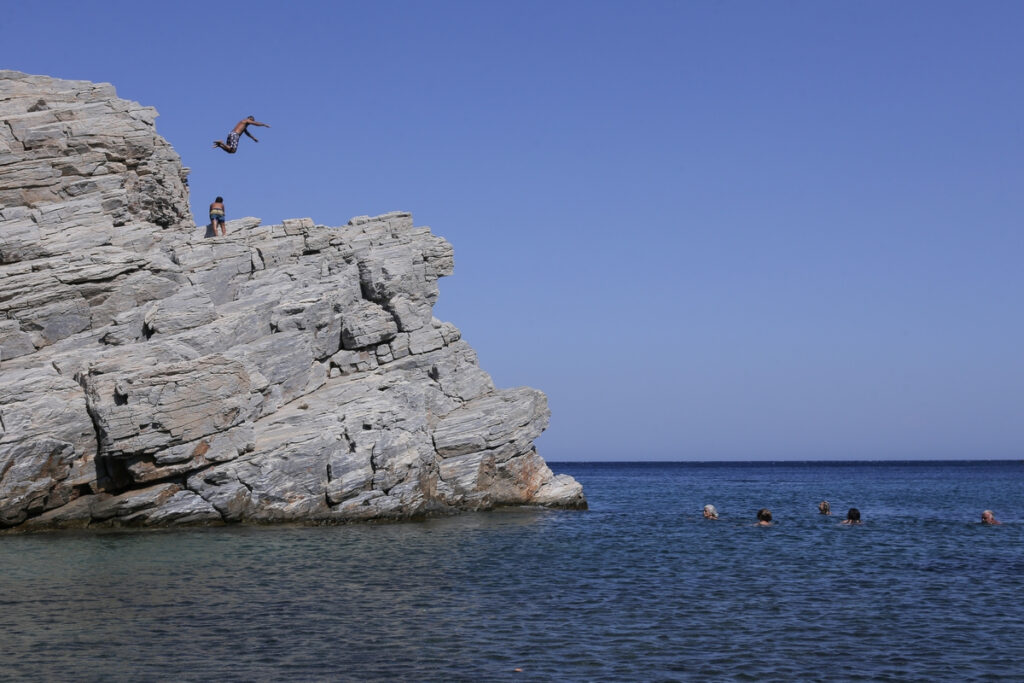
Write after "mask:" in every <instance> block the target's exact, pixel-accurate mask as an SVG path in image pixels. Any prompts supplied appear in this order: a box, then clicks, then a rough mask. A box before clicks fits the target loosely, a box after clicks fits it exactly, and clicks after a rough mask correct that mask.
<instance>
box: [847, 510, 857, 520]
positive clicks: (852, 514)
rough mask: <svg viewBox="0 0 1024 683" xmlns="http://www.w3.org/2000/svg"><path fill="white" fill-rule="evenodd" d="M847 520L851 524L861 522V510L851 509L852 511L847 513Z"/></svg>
mask: <svg viewBox="0 0 1024 683" xmlns="http://www.w3.org/2000/svg"><path fill="white" fill-rule="evenodd" d="M846 519H847V521H850V522H859V521H860V510H858V509H857V508H850V511H849V512H847V513H846Z"/></svg>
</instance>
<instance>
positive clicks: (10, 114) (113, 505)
mask: <svg viewBox="0 0 1024 683" xmlns="http://www.w3.org/2000/svg"><path fill="white" fill-rule="evenodd" d="M0 117H2V119H3V123H2V125H0V528H3V529H14V530H22V529H46V528H64V527H80V528H84V527H97V526H99V527H103V526H126V525H137V526H166V525H175V524H212V523H227V522H246V521H259V522H266V521H307V522H308V521H315V522H342V521H347V520H359V519H373V518H403V517H412V516H419V515H424V514H434V513H444V512H449V511H455V510H468V509H484V508H489V507H494V506H498V505H514V504H537V505H545V506H553V507H586V500H585V498H584V496H583V491H582V487H581V486H580V485H579V484H578V483H577V482H576V481H574V480H573V479H572V478H571V477H568V476H566V475H559V476H555V475H554V474H553V473H552V472H551V470H550V469H548V467H547V465H546V464H545V463H544V461H543V459H541V457H540V456H539V455H538V454H537V452H536V449H535V448H534V445H533V440H534V439H535V438H536V437H537V436H538V435H539V434H540V433H541V432H542V431H543V430H544V429H545V428H546V427H547V424H548V418H549V411H548V407H547V400H546V398H545V396H544V394H542V393H541V392H539V391H536V390H534V389H529V388H518V389H504V390H502V389H496V388H495V386H494V384H493V382H492V381H491V378H490V377H489V376H488V375H487V373H486V372H484V371H483V370H481V369H480V367H479V365H478V363H477V358H476V354H475V353H474V352H473V350H472V348H470V347H469V345H468V344H466V343H465V342H464V341H462V339H461V334H460V333H459V330H458V329H457V328H456V327H455V326H454V325H452V324H450V323H444V322H441V321H439V320H437V319H435V318H434V317H433V314H432V310H433V305H434V303H435V302H436V301H437V297H438V287H437V280H438V278H441V277H443V276H445V275H449V274H450V273H451V272H452V269H453V267H454V261H453V257H452V247H451V245H450V244H449V243H448V242H447V241H445V240H444V239H442V238H440V237H438V236H436V235H433V234H432V233H431V232H430V230H429V229H428V228H423V227H415V226H414V225H413V222H412V216H411V215H410V214H407V213H390V214H386V215H383V216H377V217H373V218H371V217H367V216H361V217H358V218H354V219H352V220H350V221H349V222H348V224H347V225H344V226H342V227H338V228H331V227H327V226H322V225H315V224H314V223H313V221H312V220H310V219H294V220H286V221H284V222H283V223H282V224H281V225H268V226H265V225H262V224H261V223H260V221H259V220H258V219H253V218H245V219H240V220H235V221H229V222H228V224H227V228H228V235H227V236H226V237H215V238H212V239H204V238H203V236H202V233H201V231H199V230H197V228H196V226H195V225H194V224H193V223H192V220H191V218H190V212H189V208H188V190H187V184H186V181H187V176H188V170H187V169H184V168H182V166H181V163H180V160H179V159H178V157H177V155H176V154H175V153H174V151H173V149H172V148H171V147H170V145H169V144H168V143H167V142H166V141H165V140H164V139H163V138H161V137H160V136H159V135H157V133H156V129H155V126H154V120H155V118H156V111H155V110H153V109H152V108H149V107H142V106H140V105H138V104H136V103H134V102H127V101H125V100H121V99H118V98H117V97H116V95H115V93H114V89H113V87H112V86H110V85H97V84H93V83H88V82H84V81H62V80H57V79H52V78H47V77H42V76H27V75H25V74H21V73H17V72H12V71H0Z"/></svg>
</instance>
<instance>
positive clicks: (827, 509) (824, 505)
mask: <svg viewBox="0 0 1024 683" xmlns="http://www.w3.org/2000/svg"><path fill="white" fill-rule="evenodd" d="M818 512H820V513H821V514H823V515H831V514H832V506H831V505H830V504H829V502H828V501H827V500H823V501H821V502H820V503H818Z"/></svg>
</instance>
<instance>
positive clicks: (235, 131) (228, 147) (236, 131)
mask: <svg viewBox="0 0 1024 683" xmlns="http://www.w3.org/2000/svg"><path fill="white" fill-rule="evenodd" d="M249 126H262V127H264V128H270V124H269V123H260V122H259V121H257V120H256V117H254V116H250V117H248V118H245V119H242V120H241V121H239V122H238V123H236V124H235V127H234V128H232V129H231V132H230V133H228V141H227V142H226V143H225V142H224V141H222V140H214V142H213V146H214V147H220V148H221V149H222V150H224V151H225V152H227V153H228V154H234V153H235V152H237V151H238V140H239V138H240V137H241V136H242V133H245V134H246V135H248V136H249V137H251V138H252V140H253V142H259V140H257V139H256V137H255V136H254V135H253V134H252V133H250V132H249Z"/></svg>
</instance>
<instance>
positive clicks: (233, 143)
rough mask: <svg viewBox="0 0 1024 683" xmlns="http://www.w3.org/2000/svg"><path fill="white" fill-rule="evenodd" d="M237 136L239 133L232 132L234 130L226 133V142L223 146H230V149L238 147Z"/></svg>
mask: <svg viewBox="0 0 1024 683" xmlns="http://www.w3.org/2000/svg"><path fill="white" fill-rule="evenodd" d="M239 136H240V134H239V133H234V132H231V133H228V143H227V144H226V145H225V147H230V148H231V149H238V138H239Z"/></svg>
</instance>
